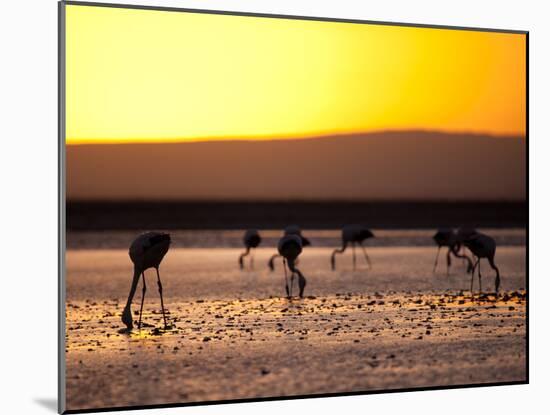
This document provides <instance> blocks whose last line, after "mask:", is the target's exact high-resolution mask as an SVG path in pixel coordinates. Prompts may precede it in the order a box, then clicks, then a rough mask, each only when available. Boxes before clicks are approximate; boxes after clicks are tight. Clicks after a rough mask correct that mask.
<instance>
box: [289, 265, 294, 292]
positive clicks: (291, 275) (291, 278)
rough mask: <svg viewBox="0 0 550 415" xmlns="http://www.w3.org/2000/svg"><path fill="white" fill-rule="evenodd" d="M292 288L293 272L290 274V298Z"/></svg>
mask: <svg viewBox="0 0 550 415" xmlns="http://www.w3.org/2000/svg"><path fill="white" fill-rule="evenodd" d="M293 286H294V271H292V274H290V296H291V297H292V287H293Z"/></svg>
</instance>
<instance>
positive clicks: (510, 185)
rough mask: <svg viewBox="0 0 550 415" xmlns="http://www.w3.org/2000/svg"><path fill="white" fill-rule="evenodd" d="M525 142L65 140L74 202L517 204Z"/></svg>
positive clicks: (440, 136) (421, 136)
mask: <svg viewBox="0 0 550 415" xmlns="http://www.w3.org/2000/svg"><path fill="white" fill-rule="evenodd" d="M526 148H527V146H526V140H525V139H524V138H522V137H495V136H489V135H480V134H453V133H440V132H431V131H388V132H377V133H366V134H349V135H332V136H321V137H318V138H297V139H285V140H265V141H263V140H262V141H244V140H243V141H239V140H231V141H229V140H228V141H223V140H222V141H196V142H187V143H185V142H180V143H162V144H151V143H141V144H109V145H88V144H80V145H70V146H67V197H68V198H69V199H72V200H109V199H111V200H113V199H114V200H148V199H152V200H197V199H198V200H220V199H224V200H227V199H237V200H246V199H255V200H332V199H337V200H363V201H365V200H514V201H522V200H525V198H526Z"/></svg>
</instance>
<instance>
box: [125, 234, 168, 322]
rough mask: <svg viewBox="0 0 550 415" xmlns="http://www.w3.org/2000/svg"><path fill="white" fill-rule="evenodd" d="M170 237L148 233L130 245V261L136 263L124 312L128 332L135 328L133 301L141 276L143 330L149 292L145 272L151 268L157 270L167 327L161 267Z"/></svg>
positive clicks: (140, 313)
mask: <svg viewBox="0 0 550 415" xmlns="http://www.w3.org/2000/svg"><path fill="white" fill-rule="evenodd" d="M170 242H171V240H170V235H169V234H167V233H160V232H147V233H144V234H142V235H140V236H138V237H137V238H136V239H135V240H134V242H132V245H130V250H129V252H128V253H129V255H130V259H131V260H132V262H133V263H134V278H133V280H132V286H131V288H130V294H129V295H128V301H127V302H126V307H124V311H123V312H122V322H123V323H124V324H125V325H126V327H127V328H128V330H131V329H132V328H133V324H132V310H131V305H132V300H133V299H134V295H135V293H136V288H137V285H138V282H139V277H140V275H141V276H142V277H143V292H142V296H141V306H140V309H139V323H138V329H141V315H142V312H143V300H144V299H145V291H146V290H147V287H146V284H145V270H147V269H149V268H155V270H156V271H157V284H158V289H159V294H160V305H161V307H162V318H163V320H164V328H166V327H167V325H166V314H165V313H164V300H163V298H162V284H161V282H160V274H159V266H160V263H161V262H162V259H163V258H164V256H165V255H166V253H167V252H168V249H169V248H170Z"/></svg>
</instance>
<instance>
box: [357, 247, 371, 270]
mask: <svg viewBox="0 0 550 415" xmlns="http://www.w3.org/2000/svg"><path fill="white" fill-rule="evenodd" d="M360 245H361V249H362V250H363V254H364V255H365V260H366V261H367V264H368V265H369V269H371V268H372V264H371V262H370V258H369V254H367V250H366V248H365V247H364V246H363V244H362V243H361V244H360Z"/></svg>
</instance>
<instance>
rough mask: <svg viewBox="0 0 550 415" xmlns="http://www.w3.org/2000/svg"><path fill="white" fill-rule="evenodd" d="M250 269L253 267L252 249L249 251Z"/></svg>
mask: <svg viewBox="0 0 550 415" xmlns="http://www.w3.org/2000/svg"><path fill="white" fill-rule="evenodd" d="M250 252H251V253H250V269H251V270H253V269H254V251H250Z"/></svg>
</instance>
